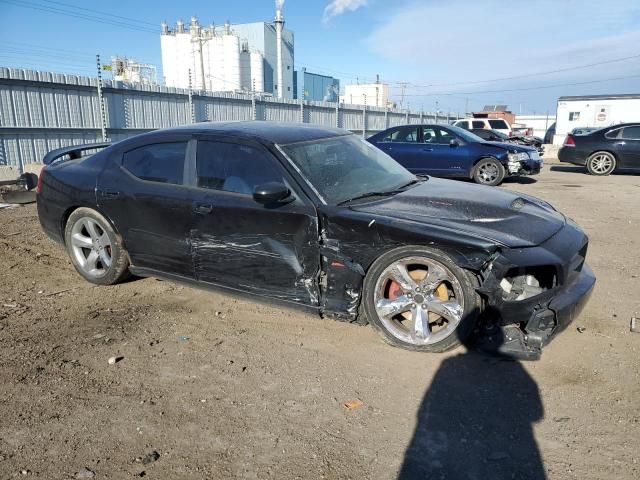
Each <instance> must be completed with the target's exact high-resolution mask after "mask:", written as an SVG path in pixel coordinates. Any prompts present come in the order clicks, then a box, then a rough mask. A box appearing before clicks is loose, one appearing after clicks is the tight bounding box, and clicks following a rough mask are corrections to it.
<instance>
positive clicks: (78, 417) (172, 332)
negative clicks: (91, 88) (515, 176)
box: [0, 166, 640, 480]
mask: <svg viewBox="0 0 640 480" xmlns="http://www.w3.org/2000/svg"><path fill="white" fill-rule="evenodd" d="M537 180H538V181H537V182H535V181H529V182H527V181H523V182H510V183H508V184H507V185H506V186H505V187H506V188H512V189H516V190H521V191H523V192H526V193H531V194H534V195H538V196H540V197H542V198H544V199H546V200H548V201H550V202H552V203H553V204H554V205H555V206H556V207H558V208H559V209H561V210H562V211H564V212H565V213H566V214H568V215H569V216H571V217H572V218H574V219H575V220H576V221H578V223H580V224H581V225H582V226H583V227H584V229H585V230H586V231H587V232H588V233H589V235H590V237H591V246H590V252H589V254H588V262H589V263H590V264H591V266H592V267H593V269H594V271H595V273H596V275H597V277H598V283H597V286H596V289H595V292H594V294H593V296H592V298H591V301H590V303H589V304H588V306H587V308H586V310H585V311H584V312H583V314H582V316H581V317H580V318H579V319H578V320H577V321H576V322H575V323H574V324H573V325H572V326H571V327H570V328H569V329H568V330H566V331H565V332H564V333H563V334H561V335H560V336H559V337H558V338H557V339H555V340H554V342H553V343H552V344H551V345H549V346H548V348H547V349H546V350H545V352H544V355H543V357H542V360H540V361H538V362H532V363H531V362H529V363H527V362H525V363H519V362H511V361H498V360H496V359H493V358H488V357H483V356H480V355H478V354H475V353H470V352H466V351H464V350H463V349H460V350H457V351H454V352H450V353H449V354H446V355H421V354H416V353H411V352H406V351H402V350H398V349H394V348H391V347H389V346H386V345H385V344H383V343H382V342H381V341H379V340H378V338H377V335H376V334H375V333H374V331H373V330H372V329H371V328H368V327H357V326H352V325H347V324H344V323H338V322H334V321H329V320H320V319H318V318H315V317H314V316H312V315H307V314H304V313H299V312H297V311H290V310H285V309H279V308H274V307H268V306H264V305H261V304H258V303H251V302H249V301H245V300H238V299H235V298H232V297H229V296H226V295H222V294H218V293H212V292H206V291H200V290H196V289H192V288H188V287H183V286H179V285H175V284H171V283H168V282H162V281H158V280H154V279H144V280H138V281H132V282H129V283H127V284H124V285H119V286H116V287H93V286H91V285H90V284H88V283H86V282H84V281H83V280H81V278H80V277H79V276H78V275H77V274H76V273H75V271H74V270H73V268H72V266H71V264H70V263H69V261H68V260H67V256H66V254H65V252H64V250H63V248H62V247H61V246H59V245H56V244H54V243H53V242H52V241H50V240H49V239H48V238H46V237H45V236H44V234H43V233H42V232H41V231H40V229H39V225H38V222H37V215H36V209H35V206H33V205H31V206H27V207H20V208H13V209H5V210H0V382H1V385H2V388H1V389H0V479H5V478H14V477H18V478H31V477H35V478H45V479H64V478H76V477H77V478H92V473H91V472H94V474H95V478H96V479H103V478H111V479H120V478H130V477H135V476H139V477H142V476H144V477H146V478H156V479H173V478H189V479H190V478H194V479H195V478H259V479H263V478H274V479H283V478H287V479H289V478H352V479H360V478H380V479H387V478H396V477H397V476H398V474H399V473H400V474H401V477H402V478H405V479H409V478H433V479H440V478H451V479H458V478H461V479H478V480H484V479H489V478H493V479H498V478H523V479H525V478H541V477H542V476H544V475H545V474H546V476H547V477H548V478H549V479H574V478H575V479H580V480H584V479H611V478H616V479H631V478H640V464H639V463H638V462H639V461H640V453H639V450H638V445H639V444H640V424H639V419H640V387H639V385H640V382H639V380H640V378H639V372H640V368H639V367H640V355H639V353H640V334H638V333H632V332H630V330H629V322H630V319H631V317H632V316H634V315H638V314H639V313H640V209H639V208H638V206H639V205H640V176H633V175H628V176H627V175H625V176H622V175H615V176H611V177H607V178H593V177H590V176H588V175H585V174H583V173H582V172H581V171H580V170H579V169H573V168H566V167H558V166H551V167H550V168H549V167H545V171H544V172H543V174H542V175H541V176H540V177H539V178H538V179H537ZM578 326H580V327H584V331H583V332H582V333H580V332H579V331H578V330H577V327H578ZM580 330H582V328H581V329H580ZM112 356H118V357H123V358H122V359H121V360H120V361H119V362H118V363H116V364H115V365H109V364H108V362H107V360H108V359H109V357H112ZM351 400H360V401H361V402H362V403H363V404H362V406H360V407H357V408H353V409H351V410H349V409H347V408H345V406H344V403H345V402H349V401H351ZM153 452H157V454H153ZM407 452H408V454H407ZM85 468H86V469H89V470H90V471H91V472H90V471H88V470H83V469H85Z"/></svg>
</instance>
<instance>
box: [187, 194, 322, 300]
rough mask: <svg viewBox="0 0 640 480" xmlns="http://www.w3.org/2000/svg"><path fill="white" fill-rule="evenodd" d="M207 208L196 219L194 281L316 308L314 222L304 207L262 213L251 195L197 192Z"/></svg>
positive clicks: (316, 265) (316, 252)
mask: <svg viewBox="0 0 640 480" xmlns="http://www.w3.org/2000/svg"><path fill="white" fill-rule="evenodd" d="M197 195H199V197H198V201H200V202H206V203H207V204H210V205H212V207H213V210H212V213H211V214H209V215H202V216H199V217H196V220H195V222H194V226H193V228H192V230H191V233H190V237H191V258H192V263H193V266H194V271H195V274H196V278H197V279H198V280H200V281H203V282H206V283H213V284H218V285H223V286H227V287H231V288H234V289H238V290H242V291H245V292H250V293H254V294H256V295H260V296H268V297H273V298H278V299H281V300H286V301H290V302H294V303H300V304H305V305H311V306H317V305H318V274H319V270H320V266H319V262H320V257H319V253H318V223H317V218H316V216H315V209H313V208H311V207H308V206H306V205H302V204H298V205H282V206H280V207H277V208H267V207H265V206H264V205H260V204H258V203H256V202H255V201H254V200H253V199H252V198H251V197H250V196H244V195H237V194H229V193H228V192H219V193H217V192H200V193H197Z"/></svg>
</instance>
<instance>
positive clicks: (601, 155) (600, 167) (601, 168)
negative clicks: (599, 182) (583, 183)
mask: <svg viewBox="0 0 640 480" xmlns="http://www.w3.org/2000/svg"><path fill="white" fill-rule="evenodd" d="M616 164H617V162H616V157H615V156H614V155H613V154H612V153H610V152H595V153H592V154H591V155H589V158H587V163H586V167H587V171H588V172H589V173H590V174H591V175H596V176H598V177H602V176H605V175H610V174H611V173H613V171H614V170H615V169H616Z"/></svg>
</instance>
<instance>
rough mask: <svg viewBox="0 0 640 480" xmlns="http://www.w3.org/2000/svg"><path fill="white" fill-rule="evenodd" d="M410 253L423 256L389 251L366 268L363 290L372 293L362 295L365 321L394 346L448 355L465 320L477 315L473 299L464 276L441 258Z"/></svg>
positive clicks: (434, 254)
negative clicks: (365, 311)
mask: <svg viewBox="0 0 640 480" xmlns="http://www.w3.org/2000/svg"><path fill="white" fill-rule="evenodd" d="M406 248H409V247H404V248H403V249H399V250H404V249H406ZM415 248H418V249H420V250H423V251H424V254H421V253H422V252H415V251H414V252H412V254H409V255H406V254H405V255H396V254H394V253H393V252H392V253H390V254H388V255H389V256H390V257H391V258H388V259H387V258H385V257H386V256H383V257H382V258H381V259H379V261H377V262H376V264H374V265H373V266H372V268H371V271H370V273H369V274H368V278H367V279H366V280H365V289H366V290H369V289H372V292H371V291H365V296H367V297H368V298H366V300H365V302H369V303H365V309H366V307H367V305H370V308H369V309H368V310H367V318H368V319H369V320H370V322H371V323H372V324H373V325H374V326H376V327H377V328H378V330H379V331H380V333H382V334H383V338H385V339H386V340H388V341H389V343H392V344H394V345H397V346H403V347H405V348H409V349H413V350H424V351H444V350H448V349H449V348H452V347H453V346H455V345H458V344H459V343H460V342H461V341H462V340H464V338H465V337H466V335H467V334H468V332H469V325H471V324H473V322H474V321H473V319H471V320H469V318H470V317H474V316H475V315H476V314H477V294H476V292H475V290H474V288H473V286H472V284H471V278H470V276H469V274H468V273H467V272H465V271H463V270H462V269H460V268H459V267H457V266H456V265H455V264H454V263H453V262H451V261H450V259H449V258H448V257H446V256H445V255H444V254H442V253H441V252H437V251H434V250H431V249H426V248H422V247H415ZM370 274H371V275H373V276H375V280H374V281H372V279H371V278H369V275H370ZM461 327H463V328H461Z"/></svg>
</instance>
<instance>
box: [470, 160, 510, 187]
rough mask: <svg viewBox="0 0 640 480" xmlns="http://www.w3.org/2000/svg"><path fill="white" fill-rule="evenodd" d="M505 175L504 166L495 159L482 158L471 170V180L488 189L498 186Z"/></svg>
mask: <svg viewBox="0 0 640 480" xmlns="http://www.w3.org/2000/svg"><path fill="white" fill-rule="evenodd" d="M505 175H506V171H505V169H504V166H503V165H502V164H501V163H500V162H499V161H498V160H496V159H495V158H482V159H480V161H479V162H478V163H477V164H476V166H475V167H474V169H473V180H474V181H475V182H476V183H479V184H480V185H488V186H490V187H494V186H496V185H500V184H501V183H502V181H503V180H504V177H505Z"/></svg>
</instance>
